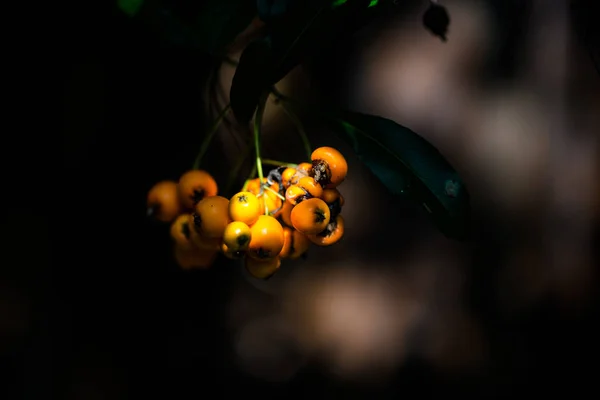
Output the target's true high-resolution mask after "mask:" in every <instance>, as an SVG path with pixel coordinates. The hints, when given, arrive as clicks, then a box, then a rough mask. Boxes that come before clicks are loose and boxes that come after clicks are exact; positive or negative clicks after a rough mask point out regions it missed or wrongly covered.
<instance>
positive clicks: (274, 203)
mask: <svg viewBox="0 0 600 400" xmlns="http://www.w3.org/2000/svg"><path fill="white" fill-rule="evenodd" d="M282 203H283V201H282V200H281V199H280V198H279V197H277V196H275V195H274V194H273V193H271V195H269V194H268V193H267V191H265V192H264V193H263V194H262V196H260V197H259V198H258V204H259V207H260V210H261V211H262V212H263V213H264V212H265V205H266V211H268V212H269V213H271V214H275V213H278V212H279V210H280V209H281V206H282Z"/></svg>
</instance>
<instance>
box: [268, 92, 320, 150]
mask: <svg viewBox="0 0 600 400" xmlns="http://www.w3.org/2000/svg"><path fill="white" fill-rule="evenodd" d="M271 93H272V94H273V95H274V96H275V98H276V99H277V100H279V104H280V105H281V108H282V109H283V112H284V113H285V114H286V115H287V117H288V118H289V119H290V121H292V124H294V127H295V128H296V131H297V132H298V135H299V136H300V139H301V140H302V144H303V145H304V151H305V152H306V156H307V159H308V160H310V156H311V155H312V147H311V145H310V141H309V140H308V135H307V134H306V131H305V130H304V126H303V125H302V122H300V119H299V118H298V116H297V115H296V113H294V111H292V109H291V108H290V107H289V106H288V105H287V103H290V102H291V99H290V98H289V97H287V96H284V95H283V94H281V92H279V90H277V88H275V86H273V87H271Z"/></svg>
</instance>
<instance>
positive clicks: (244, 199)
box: [229, 192, 262, 225]
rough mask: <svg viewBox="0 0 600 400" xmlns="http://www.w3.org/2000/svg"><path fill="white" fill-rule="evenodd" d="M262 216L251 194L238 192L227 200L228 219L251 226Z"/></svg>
mask: <svg viewBox="0 0 600 400" xmlns="http://www.w3.org/2000/svg"><path fill="white" fill-rule="evenodd" d="M260 214H262V213H261V208H260V204H259V201H258V199H257V198H256V196H255V195H254V193H251V192H239V193H237V194H235V195H234V196H233V197H232V198H231V200H229V218H231V219H232V220H233V221H240V222H243V223H245V224H246V225H252V224H253V223H255V222H256V220H257V219H258V216H259V215H260Z"/></svg>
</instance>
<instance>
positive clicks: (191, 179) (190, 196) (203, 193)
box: [179, 169, 218, 210]
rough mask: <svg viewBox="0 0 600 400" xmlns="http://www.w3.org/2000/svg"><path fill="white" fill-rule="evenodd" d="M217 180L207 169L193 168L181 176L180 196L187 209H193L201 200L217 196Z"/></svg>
mask: <svg viewBox="0 0 600 400" xmlns="http://www.w3.org/2000/svg"><path fill="white" fill-rule="evenodd" d="M217 192H218V187H217V182H216V181H215V180H214V179H213V177H212V176H211V175H210V174H209V173H208V172H206V171H202V170H198V169H193V170H190V171H187V172H186V173H184V174H183V175H181V177H180V178H179V196H180V198H181V202H182V204H183V206H184V207H185V208H186V209H189V210H191V209H192V208H193V207H194V206H195V205H196V204H197V203H198V202H199V201H200V200H202V199H204V198H206V197H211V196H216V195H217Z"/></svg>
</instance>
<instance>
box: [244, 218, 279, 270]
mask: <svg viewBox="0 0 600 400" xmlns="http://www.w3.org/2000/svg"><path fill="white" fill-rule="evenodd" d="M250 233H251V238H250V245H249V247H248V255H249V256H250V257H252V258H255V259H258V260H264V259H267V258H273V257H276V256H277V255H278V254H279V253H280V252H281V249H282V248H283V227H282V226H281V224H280V223H279V221H277V220H276V219H275V218H274V217H271V216H269V215H261V216H260V217H258V220H257V221H256V222H255V223H254V224H253V225H252V226H251V227H250Z"/></svg>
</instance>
